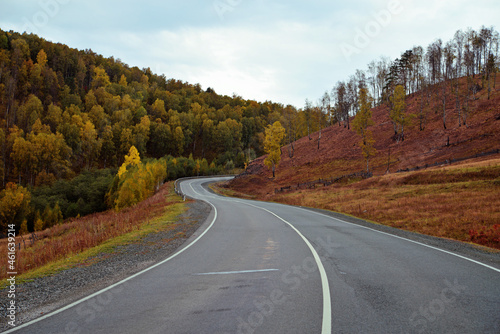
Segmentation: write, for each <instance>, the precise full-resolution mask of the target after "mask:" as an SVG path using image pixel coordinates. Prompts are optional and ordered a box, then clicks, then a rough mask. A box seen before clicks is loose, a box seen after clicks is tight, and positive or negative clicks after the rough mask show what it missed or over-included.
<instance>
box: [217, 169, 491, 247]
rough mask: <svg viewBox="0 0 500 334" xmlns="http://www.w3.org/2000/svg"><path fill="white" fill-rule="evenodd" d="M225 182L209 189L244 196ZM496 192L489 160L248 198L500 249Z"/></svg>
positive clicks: (246, 192)
mask: <svg viewBox="0 0 500 334" xmlns="http://www.w3.org/2000/svg"><path fill="white" fill-rule="evenodd" d="M250 182H251V181H250ZM227 187H228V186H227V185H224V184H222V185H219V186H218V187H216V188H215V189H217V190H219V191H220V192H221V193H224V194H226V195H231V196H241V197H246V196H248V193H249V192H248V191H245V194H243V193H241V192H238V191H236V190H235V189H234V188H232V187H231V188H229V189H228V188H227ZM248 189H249V188H247V190H248ZM250 193H251V192H250ZM499 194H500V159H492V160H486V161H479V162H472V163H466V164H462V165H457V166H449V167H438V168H433V169H428V170H425V171H416V172H408V173H397V174H387V175H380V176H374V177H372V178H370V179H366V180H359V179H346V180H343V182H341V183H338V184H333V185H330V186H328V187H323V186H320V187H318V188H314V189H304V190H298V191H292V192H283V193H280V194H276V195H268V194H261V195H257V196H255V195H254V196H253V197H254V198H255V199H263V200H272V201H275V202H280V203H284V204H291V205H300V206H306V207H312V208H319V209H325V210H331V211H335V212H340V213H344V214H348V215H352V216H355V217H359V218H362V219H366V220H369V221H373V222H375V223H379V224H384V225H388V226H392V227H396V228H400V229H404V230H408V231H414V232H418V233H422V234H426V235H431V236H436V237H442V238H449V239H454V240H459V241H464V242H472V243H475V244H479V245H483V246H487V247H491V248H496V249H500V211H499V210H498V208H499V207H500V196H499Z"/></svg>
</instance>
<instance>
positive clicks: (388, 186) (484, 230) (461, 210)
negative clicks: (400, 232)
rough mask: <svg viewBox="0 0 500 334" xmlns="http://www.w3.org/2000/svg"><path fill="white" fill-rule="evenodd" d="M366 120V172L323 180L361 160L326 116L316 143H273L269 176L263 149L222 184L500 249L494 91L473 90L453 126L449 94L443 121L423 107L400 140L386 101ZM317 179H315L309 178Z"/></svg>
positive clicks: (499, 137)
mask: <svg viewBox="0 0 500 334" xmlns="http://www.w3.org/2000/svg"><path fill="white" fill-rule="evenodd" d="M497 81H498V80H497ZM498 84H499V83H498V82H497V87H500V86H498ZM418 102H419V96H418V94H414V95H413V96H409V97H408V98H407V105H408V110H407V113H408V115H410V114H412V113H416V109H417V105H418ZM373 119H374V121H375V125H374V126H373V127H372V131H373V134H374V138H375V141H376V142H375V147H376V149H377V155H376V156H375V158H374V159H372V162H371V172H372V173H373V177H371V178H368V179H361V178H360V177H355V176H351V177H345V178H340V179H337V180H336V182H333V184H330V183H326V184H325V183H324V180H325V179H326V180H327V181H332V178H333V179H336V178H339V177H340V176H343V175H347V174H352V173H354V172H359V171H363V169H364V168H365V166H366V164H365V161H364V159H363V158H362V156H361V150H360V148H359V146H358V142H359V136H358V135H356V133H355V132H354V131H353V130H348V129H347V128H344V127H343V126H340V127H339V126H338V125H333V126H331V127H329V128H327V129H325V130H323V131H322V138H321V143H320V148H319V149H318V148H317V140H318V137H319V133H314V134H313V135H312V136H311V138H312V139H311V140H310V139H309V138H308V137H304V138H302V139H300V140H298V141H297V142H295V155H294V156H293V158H290V157H289V156H288V154H287V152H288V150H287V147H284V148H282V152H283V154H282V161H281V163H280V165H279V166H278V168H277V170H276V178H275V179H273V178H272V173H271V171H270V170H269V169H268V168H267V167H265V166H264V165H263V160H264V158H265V156H263V157H260V158H258V159H256V160H254V161H253V162H252V163H251V164H250V165H249V166H248V169H247V170H246V172H245V173H243V174H241V175H239V176H238V177H236V178H235V179H234V180H233V181H232V182H230V183H229V184H227V185H224V186H223V189H222V191H225V192H229V193H230V194H232V195H237V196H245V197H246V196H251V197H252V198H256V199H262V200H267V201H276V202H281V203H287V204H293V205H301V206H308V207H315V208H321V209H327V210H333V211H336V212H340V213H346V214H350V215H353V216H356V217H359V218H363V219H367V220H371V221H374V222H376V223H381V224H385V225H389V226H392V227H397V228H401V229H405V230H410V231H414V232H418V233H423V234H427V235H432V236H438V237H444V238H451V239H455V240H460V241H465V242H473V243H476V244H481V245H485V246H488V247H493V248H498V249H500V224H498V222H499V221H500V212H499V211H498V207H499V206H500V196H499V195H500V188H499V185H500V183H499V180H500V154H499V149H500V92H499V90H496V91H495V92H493V94H492V96H491V97H490V99H489V100H488V99H487V92H485V91H484V90H481V91H479V92H478V93H477V94H476V96H475V100H474V101H473V103H472V109H471V112H470V115H469V118H468V120H467V126H463V125H462V126H458V116H457V114H456V113H455V112H454V104H452V103H449V108H448V109H447V123H448V126H447V129H444V127H443V121H442V114H437V113H435V112H434V111H431V112H429V113H428V115H427V124H426V126H425V129H424V130H422V131H420V129H419V122H418V119H415V120H414V121H413V125H411V126H410V127H409V128H408V131H407V134H406V139H405V140H404V141H402V142H401V141H400V142H396V141H395V140H394V138H393V134H394V131H393V127H392V124H391V121H390V119H389V117H388V107H387V106H381V107H378V108H375V109H373ZM389 150H390V167H389V172H387V166H388V160H389ZM483 153H487V154H486V155H483ZM450 163H451V164H450ZM426 165H428V168H425V166H426ZM407 169H408V170H411V171H406V170H407ZM398 171H401V172H400V173H398ZM320 178H321V179H323V181H322V182H318V180H319V179H320ZM325 185H326V186H325ZM224 188H225V189H224Z"/></svg>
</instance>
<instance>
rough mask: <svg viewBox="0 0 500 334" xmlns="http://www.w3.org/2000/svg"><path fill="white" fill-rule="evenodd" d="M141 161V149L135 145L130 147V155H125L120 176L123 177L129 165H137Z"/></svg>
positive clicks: (119, 172) (119, 171) (119, 170)
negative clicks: (138, 149)
mask: <svg viewBox="0 0 500 334" xmlns="http://www.w3.org/2000/svg"><path fill="white" fill-rule="evenodd" d="M140 163H141V157H140V156H139V151H137V149H136V148H135V146H132V147H130V150H129V152H128V155H126V156H125V162H124V163H123V164H122V165H121V166H120V169H118V177H119V178H120V179H122V178H123V176H124V174H125V172H126V171H127V167H128V166H137V165H139V164H140Z"/></svg>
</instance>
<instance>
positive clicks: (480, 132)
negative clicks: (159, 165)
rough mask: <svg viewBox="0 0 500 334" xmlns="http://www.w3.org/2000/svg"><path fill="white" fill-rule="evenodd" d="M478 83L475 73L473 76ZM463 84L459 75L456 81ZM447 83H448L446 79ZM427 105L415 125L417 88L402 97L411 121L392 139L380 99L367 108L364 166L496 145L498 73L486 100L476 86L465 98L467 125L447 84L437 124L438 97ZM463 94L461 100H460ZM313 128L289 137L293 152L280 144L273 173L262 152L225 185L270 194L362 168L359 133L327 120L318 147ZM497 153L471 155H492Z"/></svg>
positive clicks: (380, 170)
mask: <svg viewBox="0 0 500 334" xmlns="http://www.w3.org/2000/svg"><path fill="white" fill-rule="evenodd" d="M477 80H478V83H479V84H480V80H479V78H478V79H477ZM462 87H463V88H462V90H463V89H465V80H463V81H462ZM448 89H449V85H448ZM432 96H433V98H432V101H431V103H430V106H429V107H427V108H428V111H427V120H426V124H425V129H424V130H423V131H420V129H419V119H418V113H419V112H420V104H419V103H420V94H419V93H416V94H413V95H410V96H408V97H407V100H406V103H407V114H408V115H411V114H413V115H415V116H414V119H413V121H412V125H410V126H408V127H407V128H406V130H405V140H404V141H400V142H396V141H395V140H394V138H393V135H394V130H393V125H392V123H391V121H390V119H389V108H388V106H386V105H383V106H380V107H377V108H374V109H373V120H374V122H375V125H374V126H372V127H371V130H372V132H373V134H374V138H375V148H376V149H377V155H376V156H375V157H374V158H372V159H371V161H370V171H371V172H372V173H373V174H374V175H381V174H384V173H386V171H387V165H388V160H389V150H390V161H391V164H390V168H389V170H390V172H391V173H392V172H396V171H398V170H400V169H406V168H413V167H417V166H419V167H422V166H425V165H426V164H428V165H431V164H434V163H436V162H443V161H446V160H450V161H451V160H453V159H462V158H467V157H471V156H474V155H476V154H478V153H482V152H488V151H492V150H498V149H500V76H499V77H498V79H497V83H496V88H495V89H493V88H492V92H491V96H490V99H489V100H488V98H487V97H488V92H487V88H484V89H482V90H480V91H479V92H478V93H477V94H476V95H475V96H474V100H473V101H470V102H469V106H470V112H469V115H468V119H467V126H463V125H462V126H459V121H458V113H457V111H456V110H455V108H456V106H455V101H456V100H455V96H454V95H453V93H452V92H451V89H449V92H448V96H447V101H446V125H447V129H444V126H443V117H442V102H441V101H440V100H438V98H437V97H436V94H435V93H433V95H432ZM464 103H465V102H464V97H462V98H461V105H464ZM318 135H319V134H318V133H314V134H312V135H311V138H312V139H311V140H309V138H307V137H305V138H302V139H300V140H298V141H297V142H295V154H294V156H293V157H292V158H289V157H288V153H287V152H288V149H287V147H284V148H283V149H282V152H283V154H282V160H281V163H280V164H279V166H278V167H277V173H276V178H275V179H272V174H271V171H270V170H269V169H268V168H267V167H265V166H264V165H263V160H264V158H265V156H263V157H260V158H258V159H256V160H254V161H252V163H250V165H249V166H248V169H247V171H246V172H245V173H243V175H241V176H239V177H238V178H236V179H235V180H234V181H232V182H231V184H230V185H229V186H230V187H231V188H233V189H237V190H239V191H243V192H246V193H253V194H256V195H260V196H262V195H271V194H272V193H274V189H275V188H280V187H286V186H289V185H293V184H297V183H303V182H309V181H313V180H318V179H319V178H323V179H326V178H331V177H338V176H341V175H345V174H350V173H354V172H359V171H363V170H365V169H366V163H365V160H364V159H363V157H362V156H361V149H360V148H359V145H358V142H359V140H360V137H359V136H358V135H357V134H356V133H355V132H354V130H352V129H351V130H349V129H347V128H344V126H343V125H342V126H339V125H338V124H337V125H333V126H331V127H329V128H326V129H324V130H323V132H322V137H321V142H320V148H319V149H318V148H317V146H318V142H317V141H318ZM499 156H500V155H499V154H493V155H489V156H488V157H482V158H476V159H488V158H497V157H499Z"/></svg>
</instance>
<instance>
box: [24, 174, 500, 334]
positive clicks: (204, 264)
mask: <svg viewBox="0 0 500 334" xmlns="http://www.w3.org/2000/svg"><path fill="white" fill-rule="evenodd" d="M214 180H219V179H215V178H214V179H195V180H186V181H183V182H182V183H181V188H182V191H183V192H184V193H185V194H187V195H188V196H190V197H193V198H196V199H200V200H204V201H206V202H208V203H209V204H211V205H212V207H213V210H212V213H211V216H210V217H209V218H208V220H207V222H206V223H205V224H204V225H203V226H202V228H201V229H200V230H199V231H197V233H196V234H195V235H194V236H193V237H192V238H191V240H190V241H189V242H188V243H186V245H185V246H184V247H183V248H182V249H180V250H179V251H177V253H175V254H174V255H173V256H171V257H170V258H168V259H166V260H165V261H163V262H161V263H159V264H157V265H155V266H153V267H151V268H149V269H147V270H145V271H144V272H141V273H138V274H137V275H134V276H132V277H130V278H128V279H127V280H125V281H122V282H120V283H117V284H115V285H113V286H111V287H109V288H107V289H104V290H102V291H100V292H97V293H95V294H93V295H91V296H89V297H87V298H85V299H83V300H81V301H78V302H76V303H73V304H71V305H68V306H67V307H65V308H63V309H61V310H59V311H56V312H54V313H52V314H48V315H46V316H45V317H42V318H40V319H38V320H35V321H34V322H31V323H29V324H27V325H26V326H23V327H21V328H18V330H17V331H16V332H17V333H500V269H499V268H497V267H494V266H491V265H487V264H484V263H481V262H477V261H474V260H471V259H468V258H465V257H462V256H460V255H456V254H453V253H450V252H448V251H443V250H440V249H437V248H433V247H429V246H426V245H424V244H421V243H418V242H414V241H410V240H407V239H404V238H400V237H397V236H393V235H390V234H387V233H383V232H379V231H376V230H373V229H370V228H366V227H363V226H360V225H355V224H350V223H347V222H345V221H342V220H338V219H335V218H332V217H330V216H327V215H323V214H321V213H318V212H314V211H311V210H306V209H303V208H299V207H291V206H285V205H280V204H274V203H263V202H256V201H249V200H242V199H232V198H226V197H221V196H218V195H215V194H213V193H211V192H209V191H208V190H207V189H206V188H205V187H204V185H206V184H207V183H209V182H213V181H214Z"/></svg>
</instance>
